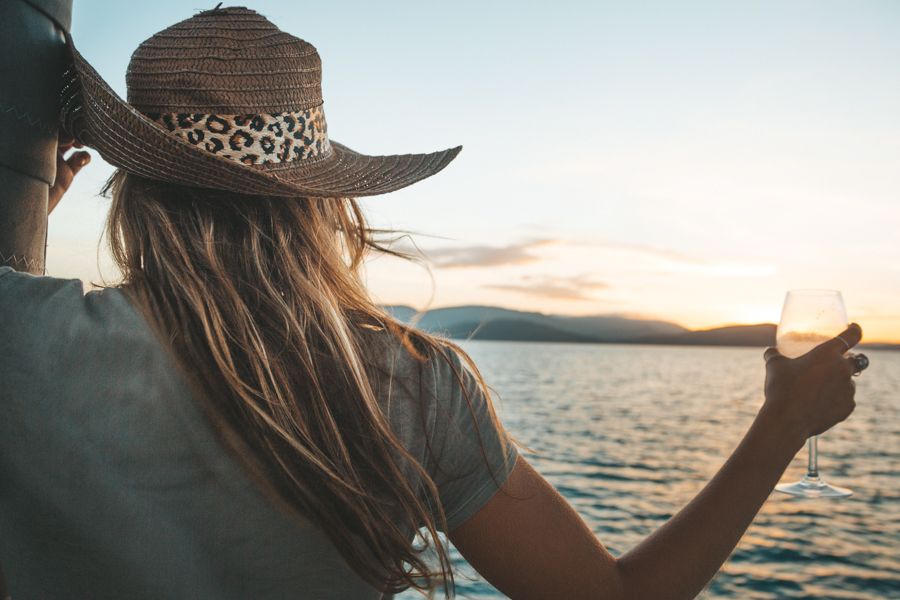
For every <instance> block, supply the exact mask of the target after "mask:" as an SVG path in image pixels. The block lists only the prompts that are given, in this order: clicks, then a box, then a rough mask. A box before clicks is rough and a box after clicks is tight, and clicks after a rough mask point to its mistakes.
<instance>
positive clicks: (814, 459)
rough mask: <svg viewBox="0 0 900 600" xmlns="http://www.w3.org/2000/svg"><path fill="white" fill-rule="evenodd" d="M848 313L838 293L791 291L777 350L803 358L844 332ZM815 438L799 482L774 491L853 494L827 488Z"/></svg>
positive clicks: (830, 495) (812, 495)
mask: <svg viewBox="0 0 900 600" xmlns="http://www.w3.org/2000/svg"><path fill="white" fill-rule="evenodd" d="M847 326H848V323H847V310H846V309H845V308H844V299H843V298H842V297H841V293H840V292H839V291H837V290H791V291H789V292H788V293H787V296H786V297H785V299H784V307H783V308H782V310H781V321H780V322H779V323H778V330H777V333H776V334H775V343H776V346H777V348H778V351H779V352H780V353H781V354H783V355H784V356H787V357H788V358H797V357H798V356H802V355H804V354H806V353H807V352H809V351H810V350H812V349H813V348H815V347H816V346H818V345H819V344H821V343H822V342H826V341H828V340H830V339H831V338H833V337H835V336H836V335H838V334H839V333H841V332H842V331H844V330H845V329H847ZM817 440H818V436H815V435H814V436H812V437H811V438H809V462H808V463H807V469H806V475H804V476H803V478H802V479H800V481H797V482H794V483H783V484H780V485H777V486H775V489H776V490H778V491H779V492H783V493H785V494H791V495H792V496H802V497H804V498H843V497H846V496H849V495H851V494H852V493H853V492H852V491H851V490H848V489H847V488H842V487H837V486H834V485H830V484H828V483H826V482H825V481H823V480H822V478H821V477H820V476H819V466H818V453H817V449H818V448H817Z"/></svg>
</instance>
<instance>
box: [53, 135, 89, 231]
mask: <svg viewBox="0 0 900 600" xmlns="http://www.w3.org/2000/svg"><path fill="white" fill-rule="evenodd" d="M71 148H83V146H82V144H81V143H80V142H78V141H76V140H75V138H74V137H72V136H71V135H69V134H68V133H66V132H65V131H63V130H62V129H60V130H59V145H58V147H57V150H56V181H55V182H54V183H53V187H51V188H50V195H49V197H48V202H47V214H48V215H49V214H50V213H51V212H53V209H54V208H56V205H57V204H59V201H60V200H62V197H63V194H65V193H66V191H67V190H68V189H69V186H71V185H72V180H73V179H74V178H75V175H76V174H77V173H78V171H80V170H81V168H82V167H83V166H84V165H86V164H88V163H89V162H91V155H90V154H88V153H87V151H84V150H82V151H81V152H73V153H72V154H70V155H69V157H68V158H66V152H68V151H69V150H70V149H71Z"/></svg>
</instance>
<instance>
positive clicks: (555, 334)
mask: <svg viewBox="0 0 900 600" xmlns="http://www.w3.org/2000/svg"><path fill="white" fill-rule="evenodd" d="M385 308H386V309H387V310H388V311H389V312H390V313H391V314H393V315H394V317H396V318H397V319H398V320H400V321H403V322H404V323H410V322H411V321H412V319H413V318H414V317H415V316H416V310H415V309H414V308H412V307H410V306H402V305H395V306H386V307H385ZM415 325H416V327H418V328H419V329H423V330H425V331H429V332H433V333H438V334H442V335H445V336H447V337H450V338H456V339H475V340H504V341H529V342H576V343H594V344H604V343H606V344H610V343H617V344H672V345H702V346H757V347H766V346H774V345H775V325H773V324H771V323H761V324H758V325H729V326H725V327H716V328H713V329H703V330H696V331H692V330H689V329H686V328H684V327H682V326H681V325H677V324H675V323H669V322H667V321H657V320H651V319H629V318H626V317H618V316H612V315H594V316H584V317H572V316H565V315H553V314H544V313H537V312H527V311H519V310H511V309H508V308H500V307H496V306H454V307H449V308H437V309H434V310H429V311H427V312H425V313H423V314H421V315H419V317H418V320H417V321H416V323H415ZM865 347H869V348H880V349H900V345H897V344H872V345H869V346H865Z"/></svg>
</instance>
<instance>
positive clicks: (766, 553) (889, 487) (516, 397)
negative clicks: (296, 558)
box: [397, 341, 900, 600]
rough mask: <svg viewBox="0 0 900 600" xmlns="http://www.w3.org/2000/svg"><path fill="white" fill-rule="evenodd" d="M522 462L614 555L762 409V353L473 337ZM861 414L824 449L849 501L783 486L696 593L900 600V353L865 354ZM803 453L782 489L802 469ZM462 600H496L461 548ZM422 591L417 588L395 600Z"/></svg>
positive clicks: (669, 510)
mask: <svg viewBox="0 0 900 600" xmlns="http://www.w3.org/2000/svg"><path fill="white" fill-rule="evenodd" d="M463 346H464V348H465V349H466V350H467V351H468V352H469V353H470V354H471V355H472V357H473V358H474V359H475V361H476V363H477V364H478V365H479V368H480V369H481V370H482V372H483V374H484V376H485V378H486V380H487V382H488V383H489V384H490V385H491V386H492V387H493V388H494V389H495V391H496V393H497V395H498V396H499V398H498V399H495V403H496V406H497V410H498V412H499V414H500V417H501V420H502V421H503V423H504V424H505V425H506V427H507V428H508V429H510V430H511V431H512V433H513V434H514V435H515V436H517V437H518V438H519V439H520V440H521V441H522V442H524V443H525V444H527V445H529V446H531V447H532V448H534V449H535V450H537V451H539V452H540V454H539V455H538V454H529V453H525V456H526V458H528V460H529V461H530V462H531V463H532V464H533V465H534V466H535V468H536V469H537V470H538V471H539V472H540V473H542V474H543V476H544V477H545V478H546V479H547V480H548V481H549V482H550V483H552V484H553V485H554V486H555V487H556V488H557V489H558V490H559V491H560V492H561V493H562V495H563V496H565V497H566V498H567V500H568V501H569V502H570V503H571V504H572V505H573V506H574V507H575V509H576V510H577V511H578V513H579V514H580V515H581V516H582V517H583V518H584V519H585V521H586V522H587V524H588V525H589V526H590V527H591V529H592V530H593V531H594V533H595V534H596V535H597V536H598V537H599V539H600V540H601V541H602V542H603V544H604V545H605V546H606V547H607V548H609V549H610V551H612V552H613V553H614V554H620V553H622V552H624V551H625V550H627V549H628V548H630V547H632V546H633V545H635V544H636V543H638V542H639V541H640V540H642V539H643V538H644V537H645V536H646V535H648V534H649V533H650V532H652V531H653V530H654V529H655V528H656V527H658V526H659V525H661V524H662V523H664V522H665V521H666V520H667V519H668V518H669V517H670V516H672V515H673V514H674V513H675V512H677V511H678V509H679V508H680V507H681V506H683V505H684V504H685V503H687V502H688V501H689V500H690V499H691V498H692V497H693V496H694V494H696V493H697V492H698V491H699V490H700V489H701V488H702V486H703V484H704V483H705V482H706V481H708V480H709V478H711V477H712V476H713V475H714V474H715V472H716V471H717V470H718V468H719V467H720V466H721V464H722V463H723V462H724V461H725V459H726V458H727V457H728V455H729V454H730V453H731V451H732V450H733V449H734V447H735V446H736V445H737V443H738V442H739V441H740V439H741V437H742V435H743V433H744V431H745V430H746V429H747V427H748V426H749V425H750V423H751V421H752V419H753V417H754V415H755V414H756V411H757V410H758V409H759V406H760V405H761V403H762V400H763V378H764V374H765V368H764V364H763V359H762V352H763V350H762V349H761V348H760V349H756V348H712V347H683V346H632V345H593V344H591V345H585V344H562V343H521V342H489V341H468V342H464V343H463ZM866 354H867V355H868V356H869V357H870V359H871V361H872V364H871V366H870V367H869V369H868V370H867V371H866V372H865V373H864V374H863V376H861V377H859V378H857V392H856V400H857V408H856V410H855V412H854V413H853V415H851V417H850V418H849V419H848V420H847V421H845V422H844V423H842V424H840V425H838V426H837V427H836V428H834V429H832V430H831V431H829V432H827V433H826V434H825V435H824V436H822V437H821V438H820V439H819V470H820V473H821V474H822V476H823V477H824V478H825V479H826V480H827V481H830V482H832V483H835V484H837V485H841V486H845V487H850V488H851V489H853V490H854V492H855V494H854V495H853V496H852V497H850V498H847V499H839V500H835V499H819V500H805V499H796V498H791V497H788V496H784V495H781V494H779V493H777V492H773V493H772V495H771V496H770V497H769V499H768V500H767V502H766V503H765V505H764V506H763V507H762V510H761V511H760V512H759V514H758V515H757V517H756V519H755V521H754V522H753V524H752V525H751V526H750V528H749V529H748V530H747V532H746V534H745V535H744V537H743V539H742V540H741V542H740V543H739V544H738V546H737V548H736V549H735V551H734V553H733V554H732V555H731V557H730V558H729V560H728V561H727V562H726V563H725V565H724V566H723V567H722V569H721V570H720V571H719V573H718V574H717V575H716V577H715V578H714V579H713V580H712V581H711V582H710V584H709V585H708V586H707V588H706V590H704V592H703V593H701V594H700V596H699V598H704V599H710V600H711V599H717V598H740V599H771V598H817V599H819V598H847V599H850V598H852V599H854V600H876V599H877V600H884V599H887V598H898V599H900V352H890V351H867V352H866ZM805 461H806V449H805V448H804V449H803V450H802V451H801V452H800V453H799V454H798V455H797V457H796V458H795V459H794V461H793V463H792V464H791V466H790V467H789V469H788V471H787V472H786V473H785V476H784V477H783V478H782V481H793V480H795V479H797V478H799V477H800V476H802V475H803V473H804V472H805V466H806V462H805ZM452 556H453V560H454V563H455V566H456V567H457V570H458V571H457V572H458V576H457V591H458V593H459V597H460V598H473V599H475V598H479V599H480V598H502V597H505V596H503V594H501V593H500V592H498V591H497V590H496V589H494V588H493V587H492V586H491V585H490V584H488V583H487V582H486V581H484V580H483V579H482V578H481V577H480V576H479V575H478V574H477V572H475V571H474V569H472V568H471V567H469V566H468V564H467V563H466V562H465V560H464V559H463V558H462V557H461V555H460V554H459V553H458V552H456V550H455V549H452ZM417 597H421V596H418V595H416V594H413V593H411V592H405V593H403V594H399V595H398V596H397V598H403V599H408V598H417Z"/></svg>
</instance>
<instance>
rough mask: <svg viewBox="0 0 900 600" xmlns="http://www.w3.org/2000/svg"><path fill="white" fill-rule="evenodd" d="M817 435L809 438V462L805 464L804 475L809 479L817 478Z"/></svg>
mask: <svg viewBox="0 0 900 600" xmlns="http://www.w3.org/2000/svg"><path fill="white" fill-rule="evenodd" d="M818 439H819V436H817V435H814V436H812V437H811V438H809V462H808V463H807V465H806V476H807V477H808V478H809V479H818V478H819V452H818V445H817V441H818Z"/></svg>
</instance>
